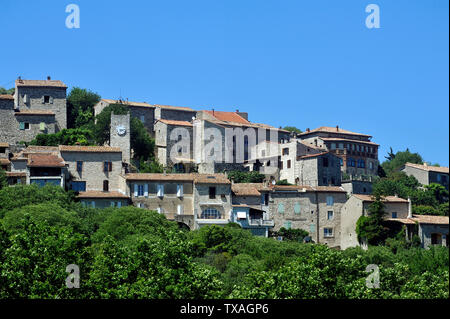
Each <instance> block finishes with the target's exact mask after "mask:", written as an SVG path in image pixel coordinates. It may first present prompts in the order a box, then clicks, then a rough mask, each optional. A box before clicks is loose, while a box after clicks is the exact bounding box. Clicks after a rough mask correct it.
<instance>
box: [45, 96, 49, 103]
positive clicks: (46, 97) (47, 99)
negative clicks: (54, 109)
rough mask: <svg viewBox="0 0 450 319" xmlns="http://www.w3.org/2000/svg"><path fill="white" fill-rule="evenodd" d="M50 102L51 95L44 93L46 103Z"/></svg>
mask: <svg viewBox="0 0 450 319" xmlns="http://www.w3.org/2000/svg"><path fill="white" fill-rule="evenodd" d="M48 103H50V96H49V95H44V104H48Z"/></svg>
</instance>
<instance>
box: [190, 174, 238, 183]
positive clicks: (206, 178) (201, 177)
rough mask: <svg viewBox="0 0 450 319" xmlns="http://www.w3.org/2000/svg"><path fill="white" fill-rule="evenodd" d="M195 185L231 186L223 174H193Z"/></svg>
mask: <svg viewBox="0 0 450 319" xmlns="http://www.w3.org/2000/svg"><path fill="white" fill-rule="evenodd" d="M194 182H195V183H196V184H231V182H230V180H229V179H228V178H227V177H226V175H225V174H194Z"/></svg>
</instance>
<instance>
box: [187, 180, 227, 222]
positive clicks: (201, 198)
mask: <svg viewBox="0 0 450 319" xmlns="http://www.w3.org/2000/svg"><path fill="white" fill-rule="evenodd" d="M194 186H195V187H194V216H195V220H196V221H197V220H199V219H201V218H200V217H201V213H202V211H203V210H205V209H207V208H215V209H217V210H218V211H219V212H220V213H221V217H222V218H221V220H222V221H223V222H228V221H229V219H230V217H231V211H232V206H231V184H225V185H224V184H214V183H212V184H195V185H194ZM209 187H215V188H216V197H215V198H213V199H211V198H209ZM211 221H216V220H211ZM198 227H199V224H198V222H197V223H196V228H198Z"/></svg>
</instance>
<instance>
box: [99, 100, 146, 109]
mask: <svg viewBox="0 0 450 319" xmlns="http://www.w3.org/2000/svg"><path fill="white" fill-rule="evenodd" d="M102 101H103V102H106V103H108V104H123V105H127V106H140V107H154V106H153V105H150V104H148V103H145V102H131V101H123V100H111V99H102Z"/></svg>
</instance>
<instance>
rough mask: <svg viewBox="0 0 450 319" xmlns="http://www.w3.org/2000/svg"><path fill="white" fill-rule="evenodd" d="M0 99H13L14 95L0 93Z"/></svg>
mask: <svg viewBox="0 0 450 319" xmlns="http://www.w3.org/2000/svg"><path fill="white" fill-rule="evenodd" d="M0 100H14V95H10V94H0Z"/></svg>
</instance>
